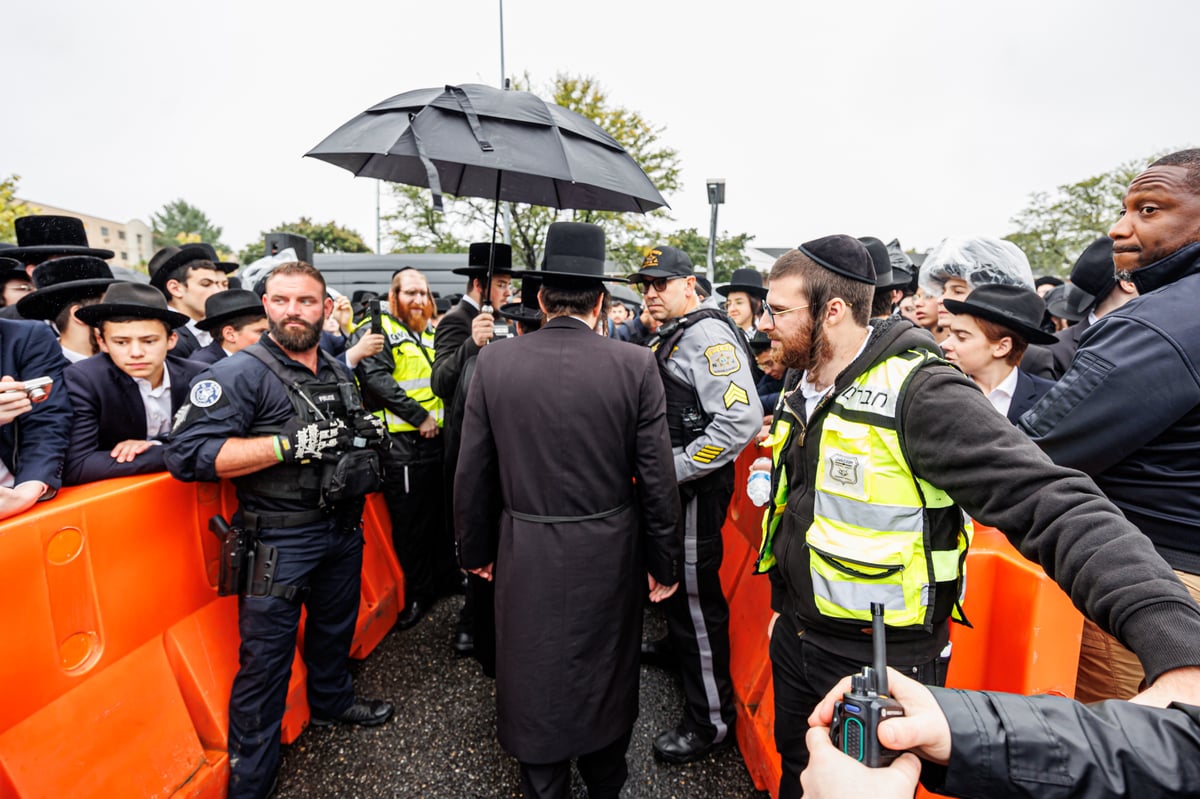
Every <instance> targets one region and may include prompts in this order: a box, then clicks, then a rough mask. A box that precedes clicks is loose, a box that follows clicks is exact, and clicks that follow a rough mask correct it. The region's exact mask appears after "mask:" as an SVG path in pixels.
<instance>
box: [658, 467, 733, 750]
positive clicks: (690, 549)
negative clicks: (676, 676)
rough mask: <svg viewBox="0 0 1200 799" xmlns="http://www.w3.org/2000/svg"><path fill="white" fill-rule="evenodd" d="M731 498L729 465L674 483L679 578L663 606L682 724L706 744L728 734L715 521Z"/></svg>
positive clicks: (729, 690)
mask: <svg viewBox="0 0 1200 799" xmlns="http://www.w3.org/2000/svg"><path fill="white" fill-rule="evenodd" d="M732 496H733V464H727V465H726V466H722V467H721V468H720V469H718V470H717V471H716V472H714V473H712V474H711V475H707V476H705V477H703V478H701V479H699V480H694V481H691V482H688V483H683V484H681V485H680V486H679V503H680V509H681V513H682V517H683V518H682V521H683V550H684V558H683V561H684V563H683V579H682V580H681V581H680V585H679V588H678V589H677V590H676V591H675V593H674V594H673V595H672V596H671V597H670V598H669V599H667V600H666V601H665V602H664V603H663V604H664V605H665V607H664V612H665V613H666V617H667V634H668V636H669V637H670V641H671V647H672V649H673V650H674V652H675V654H676V656H677V657H678V660H679V666H680V670H681V673H682V676H683V692H684V702H685V705H684V714H683V728H684V729H685V730H689V731H692V732H695V733H697V734H698V735H699V736H700V737H701V738H702V739H704V740H705V741H708V742H710V743H718V742H720V741H723V740H725V739H726V738H727V737H729V736H731V735H733V734H734V729H733V727H734V720H735V716H736V711H735V709H734V704H733V682H732V680H731V679H730V677H729V604H728V603H727V602H726V601H725V594H724V592H723V591H722V590H721V576H720V570H721V558H722V556H723V554H724V547H723V544H722V541H721V525H723V524H724V523H725V513H726V511H728V509H729V500H730V498H731V497H732Z"/></svg>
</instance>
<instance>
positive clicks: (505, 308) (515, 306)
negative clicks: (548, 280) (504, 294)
mask: <svg viewBox="0 0 1200 799" xmlns="http://www.w3.org/2000/svg"><path fill="white" fill-rule="evenodd" d="M541 287H542V279H541V277H535V276H533V275H531V274H527V275H526V277H525V278H524V279H523V280H522V281H521V301H520V302H510V303H507V304H505V305H501V306H500V309H499V310H500V315H501V316H503V317H504V318H505V319H511V320H513V321H514V322H526V323H533V322H540V321H542V306H541V305H539V304H538V289H540V288H541Z"/></svg>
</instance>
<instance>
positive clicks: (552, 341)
mask: <svg viewBox="0 0 1200 799" xmlns="http://www.w3.org/2000/svg"><path fill="white" fill-rule="evenodd" d="M635 481H636V482H635ZM454 496H455V501H454V505H455V517H456V521H457V524H456V531H457V534H458V536H459V553H460V558H461V561H462V565H463V566H464V567H465V568H479V567H482V566H485V565H487V564H488V563H491V562H493V561H494V562H495V564H496V565H495V572H494V573H495V581H496V648H497V663H496V705H497V716H498V727H499V739H500V744H501V745H502V746H503V747H504V748H505V749H506V750H508V751H509V752H510V753H511V754H512V755H514V756H515V757H516V758H517V759H519V760H522V761H525V762H532V763H549V762H556V761H560V760H565V759H567V758H571V757H577V756H579V755H581V754H585V753H588V752H593V751H595V750H597V749H600V748H602V747H604V746H606V745H608V744H610V743H612V742H613V741H614V740H616V739H617V738H618V737H619V736H621V735H623V734H624V733H625V732H626V731H627V730H629V729H630V728H631V727H632V725H633V722H634V720H635V719H636V718H637V703H638V650H639V645H640V641H641V630H642V602H643V599H644V597H645V596H646V591H647V581H646V573H647V572H649V573H651V574H653V575H654V577H655V579H657V580H658V581H659V582H661V583H664V584H667V585H671V584H674V583H676V582H678V580H679V574H680V570H681V559H682V541H681V540H680V537H679V533H678V529H677V527H676V519H677V517H678V513H679V507H678V494H677V491H676V490H675V467H674V464H673V461H672V457H671V443H670V436H669V433H668V431H667V422H666V401H665V398H664V395H663V387H662V380H661V379H660V378H659V376H658V370H657V367H656V366H655V364H654V359H653V356H652V354H651V353H650V352H649V350H646V349H643V348H640V347H636V346H633V345H631V344H626V343H623V342H619V341H614V340H612V339H608V338H604V337H602V336H598V335H596V334H595V333H594V332H592V331H591V330H589V329H588V328H587V327H586V326H584V324H583V323H582V322H579V321H578V320H575V319H570V318H558V319H553V320H551V321H550V322H549V323H548V324H547V325H546V326H545V327H544V328H543V329H542V330H540V331H538V332H536V333H533V334H530V335H528V336H521V337H520V338H516V339H511V340H508V341H500V342H493V343H491V344H489V345H488V346H487V347H485V348H484V349H483V350H482V352H481V353H480V355H479V358H478V360H477V363H476V369H475V375H474V379H473V380H472V382H471V387H470V390H469V394H468V397H467V405H466V416H465V419H464V421H463V440H462V448H461V451H460V454H459V463H458V472H457V475H456V480H455V487H454ZM618 508H624V509H623V510H620V511H619V512H616V513H613V514H612V515H608V516H605V517H604V518H599V519H591V520H587V521H579V520H575V521H562V520H556V521H550V520H548V519H546V517H581V516H590V515H594V514H603V513H604V512H605V511H612V510H614V509H618ZM514 514H517V515H519V516H522V517H525V518H516V517H515V516H514ZM529 516H537V517H542V518H541V519H539V520H530V519H529V518H528V517H529Z"/></svg>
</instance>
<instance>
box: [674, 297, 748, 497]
mask: <svg viewBox="0 0 1200 799" xmlns="http://www.w3.org/2000/svg"><path fill="white" fill-rule="evenodd" d="M735 336H737V338H735ZM740 339H741V332H740V331H735V330H734V329H733V327H732V326H730V325H729V324H728V323H727V322H725V321H723V320H721V319H717V318H708V319H701V320H699V321H697V322H696V323H694V324H692V325H691V326H689V327H688V328H687V329H686V330H685V331H684V334H683V336H682V338H680V340H679V343H678V344H677V345H676V347H675V351H674V352H672V353H671V354H670V357H669V358H668V360H667V367H666V368H667V369H669V370H670V371H671V373H672V374H673V375H675V376H677V377H679V378H682V379H683V380H685V381H686V382H687V383H689V384H690V385H692V386H694V387H695V390H696V396H697V397H698V398H699V400H700V405H701V407H702V408H703V409H704V412H705V413H706V414H707V415H708V416H710V417H711V421H710V422H709V424H708V426H707V427H706V428H705V429H704V432H703V433H701V434H700V436H699V437H697V438H696V439H695V440H694V441H692V442H691V443H689V444H688V445H687V446H686V447H676V448H675V450H674V452H675V479H676V480H678V481H679V482H680V483H683V482H686V481H688V480H692V479H695V478H697V477H703V476H704V475H705V474H707V473H708V472H711V471H713V470H714V469H717V468H719V467H721V466H724V465H725V464H727V463H730V462H731V461H733V460H734V459H735V458H737V456H738V454H739V453H740V452H741V451H742V449H743V448H744V447H745V446H746V444H748V443H749V442H750V440H751V439H752V438H754V435H755V434H756V433H758V432H759V430H761V429H762V421H763V409H762V403H761V402H760V401H759V399H758V392H757V391H755V389H754V376H753V373H752V372H751V370H750V356H749V355H748V354H747V353H746V348H745V346H744V344H743V342H742V341H741V340H740Z"/></svg>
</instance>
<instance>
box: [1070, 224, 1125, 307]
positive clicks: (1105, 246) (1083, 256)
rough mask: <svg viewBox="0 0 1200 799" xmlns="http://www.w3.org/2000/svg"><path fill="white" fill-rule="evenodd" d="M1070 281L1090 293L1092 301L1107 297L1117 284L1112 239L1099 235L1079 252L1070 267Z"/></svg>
mask: <svg viewBox="0 0 1200 799" xmlns="http://www.w3.org/2000/svg"><path fill="white" fill-rule="evenodd" d="M1071 282H1072V283H1074V284H1075V286H1076V287H1077V288H1079V289H1080V290H1082V291H1085V292H1087V293H1088V294H1090V295H1092V299H1093V301H1094V302H1099V301H1100V300H1102V299H1104V298H1105V297H1107V296H1108V295H1109V294H1111V293H1112V290H1113V289H1114V288H1116V285H1117V268H1116V266H1115V265H1114V264H1113V241H1112V239H1110V238H1109V237H1108V236H1101V237H1100V238H1098V239H1096V240H1095V241H1093V242H1092V243H1091V244H1089V245H1088V246H1087V248H1086V249H1085V250H1084V251H1083V252H1082V253H1080V255H1079V258H1078V259H1077V260H1076V261H1075V265H1074V266H1072V267H1071Z"/></svg>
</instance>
